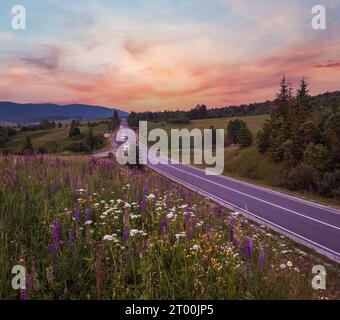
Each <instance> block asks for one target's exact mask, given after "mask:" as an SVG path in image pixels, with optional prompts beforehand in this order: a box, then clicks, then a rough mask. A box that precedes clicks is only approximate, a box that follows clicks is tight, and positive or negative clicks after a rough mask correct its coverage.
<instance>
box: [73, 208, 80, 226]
mask: <svg viewBox="0 0 340 320" xmlns="http://www.w3.org/2000/svg"><path fill="white" fill-rule="evenodd" d="M73 217H74V220H75V221H76V222H78V223H79V222H80V219H81V214H80V209H79V208H75V209H74V215H73Z"/></svg>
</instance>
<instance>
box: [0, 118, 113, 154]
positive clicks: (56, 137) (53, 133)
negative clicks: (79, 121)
mask: <svg viewBox="0 0 340 320" xmlns="http://www.w3.org/2000/svg"><path fill="white" fill-rule="evenodd" d="M91 129H92V131H93V133H94V135H97V134H103V133H104V132H105V130H106V129H107V125H106V124H100V125H98V126H96V127H93V128H91ZM80 131H81V133H82V136H81V137H80V138H76V139H69V138H68V133H69V127H68V128H65V127H62V128H54V129H50V130H38V131H27V132H22V131H18V132H17V135H16V136H14V137H13V138H12V139H11V141H9V142H8V143H7V144H6V145H5V148H6V149H7V150H10V151H11V152H19V151H20V150H21V147H22V145H23V142H24V140H25V138H26V137H27V136H29V137H30V138H31V140H32V144H33V147H34V148H39V147H43V146H45V147H47V149H48V150H49V149H50V148H51V147H54V148H57V149H58V150H62V149H63V148H64V147H65V146H67V145H70V144H72V143H74V142H83V143H84V142H85V139H86V135H87V133H88V131H89V128H88V127H87V125H85V124H84V125H82V126H81V127H80Z"/></svg>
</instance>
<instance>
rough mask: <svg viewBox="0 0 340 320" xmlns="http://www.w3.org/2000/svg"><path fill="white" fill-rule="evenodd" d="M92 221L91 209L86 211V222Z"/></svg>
mask: <svg viewBox="0 0 340 320" xmlns="http://www.w3.org/2000/svg"><path fill="white" fill-rule="evenodd" d="M90 219H91V211H90V209H89V208H86V209H85V222H87V221H90Z"/></svg>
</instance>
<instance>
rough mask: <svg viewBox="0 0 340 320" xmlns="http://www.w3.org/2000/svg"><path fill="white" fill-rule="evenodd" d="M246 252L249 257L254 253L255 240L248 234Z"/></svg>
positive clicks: (245, 243)
mask: <svg viewBox="0 0 340 320" xmlns="http://www.w3.org/2000/svg"><path fill="white" fill-rule="evenodd" d="M244 252H245V255H246V256H247V257H248V258H251V257H252V255H253V241H252V239H251V238H250V237H248V236H247V237H246V238H245V240H244Z"/></svg>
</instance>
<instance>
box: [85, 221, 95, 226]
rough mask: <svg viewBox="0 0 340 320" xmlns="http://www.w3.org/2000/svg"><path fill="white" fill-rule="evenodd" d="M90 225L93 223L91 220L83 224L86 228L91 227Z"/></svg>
mask: <svg viewBox="0 0 340 320" xmlns="http://www.w3.org/2000/svg"><path fill="white" fill-rule="evenodd" d="M92 223H93V221H92V220H88V221H86V222H85V225H86V226H89V225H91V224H92Z"/></svg>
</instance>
